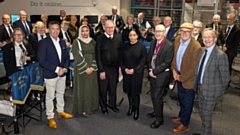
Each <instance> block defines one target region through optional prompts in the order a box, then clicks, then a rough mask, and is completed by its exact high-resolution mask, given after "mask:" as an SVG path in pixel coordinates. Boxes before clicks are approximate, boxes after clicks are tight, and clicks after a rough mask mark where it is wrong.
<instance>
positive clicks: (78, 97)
mask: <svg viewBox="0 0 240 135" xmlns="http://www.w3.org/2000/svg"><path fill="white" fill-rule="evenodd" d="M77 40H78V41H80V44H81V48H82V51H81V52H82V56H81V54H80V52H79V46H78V42H77ZM95 46H96V42H95V41H94V40H91V41H90V42H89V43H88V44H86V43H84V42H82V41H81V40H79V39H76V40H74V41H73V46H72V53H73V56H74V86H73V90H74V95H73V109H72V113H73V114H77V113H78V114H83V112H86V114H87V115H89V114H91V112H92V111H93V110H96V109H98V108H99V102H98V101H99V100H98V85H97V64H96V61H95ZM90 67H91V68H93V69H94V71H93V72H92V74H90V75H88V74H86V70H87V68H90Z"/></svg>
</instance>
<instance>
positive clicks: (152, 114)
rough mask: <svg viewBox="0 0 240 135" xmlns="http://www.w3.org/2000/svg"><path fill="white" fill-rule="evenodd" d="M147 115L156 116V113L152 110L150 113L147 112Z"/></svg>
mask: <svg viewBox="0 0 240 135" xmlns="http://www.w3.org/2000/svg"><path fill="white" fill-rule="evenodd" d="M147 116H148V117H156V114H155V112H152V113H148V114H147Z"/></svg>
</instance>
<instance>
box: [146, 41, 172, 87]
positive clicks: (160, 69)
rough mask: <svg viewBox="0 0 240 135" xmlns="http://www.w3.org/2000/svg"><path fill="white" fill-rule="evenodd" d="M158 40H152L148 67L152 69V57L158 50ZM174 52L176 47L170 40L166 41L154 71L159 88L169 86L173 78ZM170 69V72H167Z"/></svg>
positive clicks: (157, 57)
mask: <svg viewBox="0 0 240 135" xmlns="http://www.w3.org/2000/svg"><path fill="white" fill-rule="evenodd" d="M156 44H157V40H155V39H154V40H152V42H151V46H150V50H149V53H148V58H147V60H148V67H149V68H150V69H151V68H152V65H151V62H152V57H153V55H154V51H155V48H156ZM173 50H174V46H173V44H172V43H171V42H170V41H169V40H167V39H166V40H165V41H164V43H163V44H162V46H161V47H160V49H159V51H158V53H157V56H156V60H155V69H153V74H154V75H155V76H156V77H157V78H156V79H157V80H156V81H157V82H156V84H157V86H158V87H165V86H166V85H167V84H169V80H170V77H171V62H172V59H173ZM166 69H169V71H165V70H166Z"/></svg>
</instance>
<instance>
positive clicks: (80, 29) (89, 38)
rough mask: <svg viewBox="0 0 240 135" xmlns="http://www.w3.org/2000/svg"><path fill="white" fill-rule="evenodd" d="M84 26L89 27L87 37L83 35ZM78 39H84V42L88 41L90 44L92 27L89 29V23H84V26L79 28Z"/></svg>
mask: <svg viewBox="0 0 240 135" xmlns="http://www.w3.org/2000/svg"><path fill="white" fill-rule="evenodd" d="M83 27H87V28H88V31H89V35H88V37H87V38H84V37H82V34H81V32H82V29H83ZM78 39H80V40H81V41H83V42H84V43H86V44H88V43H89V42H91V40H92V38H91V37H90V29H89V27H88V26H87V25H82V26H81V27H80V28H79V30H78Z"/></svg>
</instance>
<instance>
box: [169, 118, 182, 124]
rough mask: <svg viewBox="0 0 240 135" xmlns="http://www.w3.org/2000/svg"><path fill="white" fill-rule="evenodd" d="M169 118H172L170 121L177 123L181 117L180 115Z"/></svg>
mask: <svg viewBox="0 0 240 135" xmlns="http://www.w3.org/2000/svg"><path fill="white" fill-rule="evenodd" d="M171 120H172V122H176V123H178V122H180V120H181V118H180V117H172V118H171Z"/></svg>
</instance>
